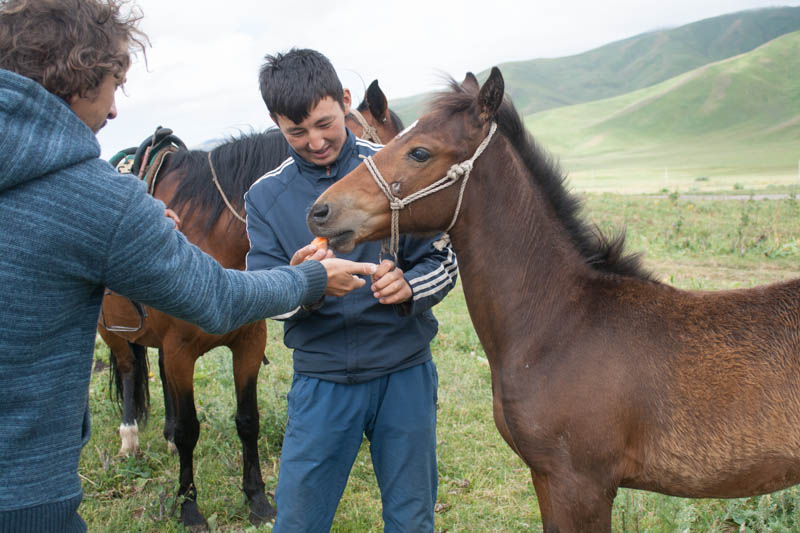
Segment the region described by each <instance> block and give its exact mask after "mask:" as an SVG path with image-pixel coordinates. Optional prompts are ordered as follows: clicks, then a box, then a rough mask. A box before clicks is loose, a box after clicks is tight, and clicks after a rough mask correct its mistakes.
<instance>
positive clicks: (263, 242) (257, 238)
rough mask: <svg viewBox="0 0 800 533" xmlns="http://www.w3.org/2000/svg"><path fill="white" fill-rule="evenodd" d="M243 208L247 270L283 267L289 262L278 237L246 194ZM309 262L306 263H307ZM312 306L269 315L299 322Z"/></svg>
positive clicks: (301, 305)
mask: <svg viewBox="0 0 800 533" xmlns="http://www.w3.org/2000/svg"><path fill="white" fill-rule="evenodd" d="M244 207H245V211H246V212H247V236H248V238H249V239H250V250H249V251H248V252H247V261H246V264H247V270H248V271H259V270H271V269H274V268H279V267H285V266H286V265H288V264H289V261H291V258H290V257H287V255H286V252H285V250H284V249H283V248H282V247H281V246H280V245H279V244H278V237H277V235H276V234H275V230H274V229H273V228H272V226H271V224H270V223H269V222H268V221H267V220H266V217H264V216H263V215H262V214H261V211H260V210H259V209H258V206H256V202H254V201H253V200H252V196H251V195H250V194H249V193H248V194H246V195H245V197H244ZM308 262H310V261H306V262H304V263H303V264H305V263H308ZM323 297H324V296H321V297H320V298H319V299H318V300H316V301H314V302H312V304H313V307H317V306H318V305H319V304H320V302H321V301H322V298H323ZM312 304H300V305H297V306H296V307H295V308H294V309H291V310H290V311H288V312H285V313H276V314H274V315H270V318H272V319H274V320H299V319H302V318H305V317H307V316H308V315H309V314H310V312H311V311H310V308H311V306H312Z"/></svg>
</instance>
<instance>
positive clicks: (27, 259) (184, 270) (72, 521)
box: [0, 70, 326, 532]
mask: <svg viewBox="0 0 800 533" xmlns="http://www.w3.org/2000/svg"><path fill="white" fill-rule="evenodd" d="M99 155H100V147H99V145H98V144H97V140H96V139H95V136H94V135H93V134H92V132H91V131H90V130H89V128H87V127H86V126H85V125H84V124H83V123H82V122H81V121H80V119H79V118H78V117H77V116H76V115H75V114H74V113H73V112H72V110H71V109H70V108H69V106H67V105H66V104H65V103H64V102H63V101H62V100H61V99H60V98H57V97H55V96H53V95H52V94H50V93H48V92H47V91H46V90H44V89H43V88H42V87H41V86H40V85H39V84H37V83H35V82H33V81H31V80H29V79H27V78H24V77H21V76H18V75H16V74H13V73H11V72H8V71H5V70H0V532H5V531H14V532H17V531H36V532H41V531H58V532H64V531H83V530H85V525H84V523H83V521H82V520H81V519H80V517H79V516H78V514H77V512H76V510H77V507H78V504H79V503H80V499H81V484H80V480H79V478H78V460H79V455H80V450H81V448H82V446H83V445H84V444H85V443H86V441H87V440H88V436H89V418H88V386H89V378H90V367H91V363H92V352H93V347H94V341H95V331H96V327H97V318H98V313H99V309H100V304H101V301H102V297H103V288H104V287H109V288H111V289H112V290H114V291H116V292H118V293H120V294H123V295H126V296H129V297H131V298H133V299H134V300H137V301H139V302H142V303H145V304H148V305H150V306H153V307H155V308H158V309H160V310H162V311H165V312H167V313H169V314H171V315H175V316H177V317H180V318H182V319H184V320H188V321H190V322H194V323H196V324H198V325H200V326H201V327H202V328H204V329H205V330H207V331H209V332H211V333H222V332H225V331H229V330H231V329H234V328H236V327H238V326H240V325H242V324H246V323H249V322H253V321H255V320H259V319H263V318H264V317H267V316H272V315H277V314H281V313H285V312H287V311H289V310H291V309H294V308H296V307H297V306H298V305H301V304H310V303H312V302H315V301H317V300H318V299H319V298H320V297H321V296H322V293H323V291H324V287H325V283H326V277H325V270H324V268H323V267H322V265H320V264H319V263H318V262H315V261H308V262H306V263H304V264H303V265H301V266H300V267H297V268H290V267H285V268H281V269H277V270H270V271H263V272H239V271H232V270H225V269H223V268H221V267H220V266H219V264H218V263H217V262H216V261H214V259H213V258H211V257H209V256H208V255H206V254H204V253H203V252H202V251H201V250H200V249H198V248H197V247H195V246H194V245H192V244H190V243H189V242H188V241H186V239H185V238H184V237H183V235H182V234H181V233H179V232H178V231H175V230H174V229H173V228H172V224H171V222H170V221H169V220H168V219H166V218H165V217H164V205H163V204H162V203H160V202H158V201H156V200H154V199H152V198H151V197H149V196H148V195H147V194H146V192H145V189H144V187H143V185H142V184H141V183H140V182H138V180H136V179H135V178H131V177H127V176H123V175H120V174H117V173H116V172H115V171H114V170H113V169H112V168H111V166H110V165H109V164H108V163H106V162H105V161H102V160H100V159H99Z"/></svg>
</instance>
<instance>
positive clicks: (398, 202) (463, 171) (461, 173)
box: [364, 122, 497, 262]
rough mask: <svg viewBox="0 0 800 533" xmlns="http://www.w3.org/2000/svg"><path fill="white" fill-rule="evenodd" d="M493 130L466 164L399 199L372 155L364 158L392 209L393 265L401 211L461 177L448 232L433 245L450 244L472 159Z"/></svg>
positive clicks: (457, 165) (397, 245)
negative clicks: (450, 233) (451, 231)
mask: <svg viewBox="0 0 800 533" xmlns="http://www.w3.org/2000/svg"><path fill="white" fill-rule="evenodd" d="M495 131H497V123H496V122H492V125H491V127H490V128H489V133H488V134H487V135H486V137H485V138H484V139H483V141H482V142H481V144H480V145H479V146H478V148H477V149H476V150H475V153H474V154H472V157H470V158H469V159H467V160H466V161H462V162H461V163H456V164H454V165H453V166H451V167H450V168H449V169H448V171H447V174H445V176H444V177H443V178H441V179H439V180H437V181H435V182H434V183H431V184H430V185H428V186H427V187H424V188H422V189H420V190H418V191H417V192H415V193H412V194H409V195H408V196H406V197H405V198H398V197H396V196H395V195H393V194H392V191H391V189H390V187H389V184H388V182H387V181H386V178H384V177H383V175H382V174H381V171H380V170H379V169H378V166H377V165H376V164H375V161H374V160H373V159H372V156H369V157H367V158H365V159H364V164H365V165H366V167H367V170H369V173H370V174H371V175H372V179H374V180H375V183H377V185H378V188H379V189H380V190H381V191H383V194H384V195H386V198H387V199H388V200H389V208H390V209H391V210H392V221H391V229H390V233H389V250H388V251H389V252H390V253H391V254H392V255H394V257H395V262H396V261H397V251H398V248H399V242H400V210H401V209H404V208H405V207H406V206H407V205H408V204H410V203H412V202H415V201H417V200H419V199H421V198H425V197H426V196H430V195H431V194H434V193H437V192H439V191H441V190H443V189H446V188H447V187H450V186H451V185H453V184H454V183H456V182H457V181H458V180H459V179H461V178H464V179H463V180H462V182H461V189H460V190H459V192H458V203H457V204H456V209H455V212H454V213H453V219H452V220H451V221H450V225H449V226H447V229H446V230H444V233H443V234H442V238H441V239H439V240H437V241H436V242H435V243H434V246H435V247H436V248H437V249H438V250H442V249H444V247H445V246H447V244H448V243H449V242H450V235H449V231H450V230H451V229H453V226H455V224H456V220H457V219H458V213H459V212H460V211H461V202H462V200H463V198H464V189H465V188H466V186H467V180H469V175H470V173H471V172H472V167H473V166H474V164H475V160H476V159H478V157H479V156H480V155H481V154H482V153H483V151H484V150H486V147H487V146H488V145H489V141H491V140H492V137H493V136H494V133H495ZM383 251H384V250H381V252H382V253H383Z"/></svg>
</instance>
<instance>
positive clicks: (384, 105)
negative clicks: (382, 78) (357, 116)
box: [367, 80, 389, 119]
mask: <svg viewBox="0 0 800 533" xmlns="http://www.w3.org/2000/svg"><path fill="white" fill-rule="evenodd" d="M367 106H368V107H369V112H370V113H372V116H373V117H375V118H377V119H382V118H385V116H386V110H387V109H388V108H389V103H388V102H387V101H386V95H385V94H383V91H382V90H381V88H380V86H379V85H378V80H373V81H372V83H370V84H369V87H367Z"/></svg>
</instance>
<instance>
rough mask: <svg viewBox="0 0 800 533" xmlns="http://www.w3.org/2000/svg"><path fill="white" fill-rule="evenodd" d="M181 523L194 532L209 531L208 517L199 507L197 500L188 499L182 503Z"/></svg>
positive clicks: (202, 532) (203, 532)
mask: <svg viewBox="0 0 800 533" xmlns="http://www.w3.org/2000/svg"><path fill="white" fill-rule="evenodd" d="M181 524H183V525H184V527H186V528H187V529H188V530H189V531H191V532H192V533H205V532H206V531H208V522H206V517H205V516H203V513H201V512H200V508H199V507H197V502H195V501H192V500H186V501H185V502H183V503H182V504H181Z"/></svg>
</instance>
